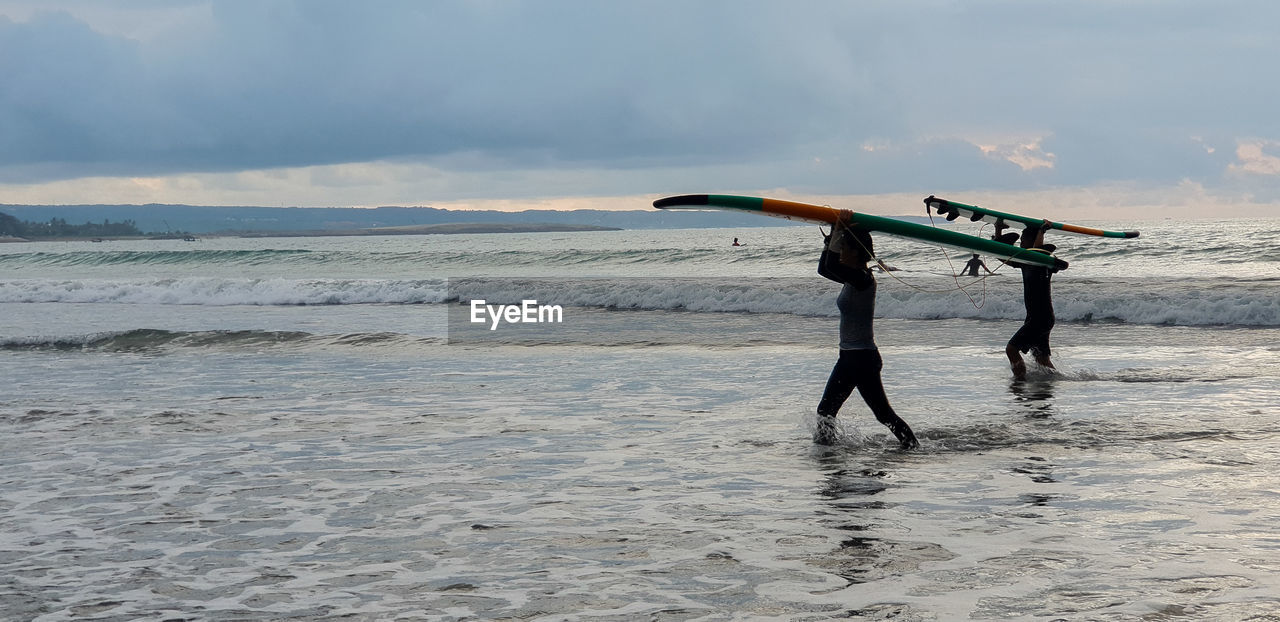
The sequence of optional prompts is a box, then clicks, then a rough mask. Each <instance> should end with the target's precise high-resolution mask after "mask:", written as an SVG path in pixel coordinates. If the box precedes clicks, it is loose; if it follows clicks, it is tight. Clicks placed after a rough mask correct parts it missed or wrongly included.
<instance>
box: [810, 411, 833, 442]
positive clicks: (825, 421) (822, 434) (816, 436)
mask: <svg viewBox="0 0 1280 622" xmlns="http://www.w3.org/2000/svg"><path fill="white" fill-rule="evenodd" d="M813 442H814V444H815V445H834V444H836V418H835V417H828V416H825V415H819V416H818V425H817V427H816V428H814V430H813Z"/></svg>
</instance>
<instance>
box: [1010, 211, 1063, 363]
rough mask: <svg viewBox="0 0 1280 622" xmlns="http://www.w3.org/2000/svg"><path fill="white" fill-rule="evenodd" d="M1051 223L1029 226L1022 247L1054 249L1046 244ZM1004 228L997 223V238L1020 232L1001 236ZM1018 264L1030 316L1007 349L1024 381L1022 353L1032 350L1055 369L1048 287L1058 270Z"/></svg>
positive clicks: (1022, 238) (1050, 302) (1051, 313)
mask: <svg viewBox="0 0 1280 622" xmlns="http://www.w3.org/2000/svg"><path fill="white" fill-rule="evenodd" d="M1052 225H1053V223H1051V222H1049V221H1047V220H1046V221H1044V224H1043V225H1041V226H1040V227H1039V228H1038V229H1032V228H1030V227H1028V228H1027V230H1026V231H1023V233H1022V236H1021V246H1022V248H1036V249H1040V250H1043V251H1045V252H1049V253H1051V252H1053V251H1054V249H1055V248H1056V247H1055V246H1053V245H1052V244H1045V243H1044V232H1045V230H1047V229H1049V228H1050V227H1051V226H1052ZM1004 228H1005V225H1004V223H1003V222H999V223H996V234H995V239H997V240H1000V241H1005V240H1010V239H1013V238H1012V237H1011V236H1016V235H1017V234H1016V233H1007V234H1004V235H1003V236H1002V235H1001V231H1002V230H1003V229H1004ZM1018 267H1019V268H1021V269H1022V299H1023V304H1025V305H1026V308H1027V318H1026V320H1025V321H1024V322H1023V323H1022V328H1019V329H1018V332H1016V333H1014V334H1013V338H1012V339H1010V340H1009V343H1008V345H1006V346H1005V348H1004V352H1005V354H1006V355H1007V356H1008V357H1009V367H1010V368H1011V369H1012V370H1013V377H1014V378H1016V379H1018V380H1025V379H1026V377H1027V364H1026V363H1025V362H1024V361H1023V360H1022V353H1026V352H1030V353H1031V355H1032V356H1033V357H1035V360H1036V363H1038V364H1039V365H1040V366H1042V367H1045V368H1048V369H1054V367H1053V362H1052V361H1050V360H1049V354H1050V349H1049V332H1050V331H1052V330H1053V325H1054V316H1053V298H1052V296H1051V295H1050V291H1049V289H1050V279H1051V278H1052V277H1053V273H1054V272H1057V270H1054V269H1052V268H1045V267H1041V266H1030V265H1026V264H1018Z"/></svg>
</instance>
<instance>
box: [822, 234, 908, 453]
mask: <svg viewBox="0 0 1280 622" xmlns="http://www.w3.org/2000/svg"><path fill="white" fill-rule="evenodd" d="M840 212H841V214H840V220H839V221H837V222H836V223H835V225H834V226H833V227H832V230H831V234H830V235H827V236H825V237H824V245H823V251H822V255H821V257H820V258H819V260H818V274H821V275H822V276H824V277H826V278H828V279H831V280H833V281H835V282H837V283H841V284H843V287H842V288H841V289H840V295H839V296H837V297H836V307H837V308H839V309H840V358H839V359H837V360H836V364H835V367H834V368H832V370H831V376H830V377H829V378H828V379H827V386H826V389H825V390H823V392H822V400H821V401H820V402H819V403H818V425H817V429H816V430H815V431H814V434H813V442H814V443H817V444H819V445H832V444H834V443H835V440H836V413H838V412H839V411H840V407H841V406H842V405H844V402H845V400H847V399H848V398H849V395H850V394H852V393H853V390H854V389H855V388H856V389H857V390H858V393H860V394H861V395H862V399H863V401H865V402H866V403H867V406H868V407H869V408H870V409H871V412H872V414H874V415H875V417H876V420H877V421H879V422H880V423H883V424H884V425H886V426H888V427H889V430H890V431H891V432H893V435H894V436H895V437H897V439H898V443H899V444H900V445H901V446H902V448H903V449H911V448H914V447H917V446H918V445H919V442H918V441H917V440H916V436H915V434H914V433H913V432H912V431H911V426H909V425H907V422H906V421H903V420H902V418H901V417H899V416H898V414H897V413H896V412H894V410H893V407H892V406H891V405H889V398H888V396H886V395H885V392H884V384H883V383H882V382H881V380H880V369H881V367H882V366H883V361H882V359H881V358H880V350H879V348H877V347H876V342H875V339H874V337H873V334H872V319H873V315H874V313H875V306H876V279H875V277H873V276H872V275H871V270H870V269H869V268H868V267H867V263H868V262H870V261H871V260H872V259H873V258H874V257H875V252H874V250H873V248H874V247H873V244H872V240H871V233H870V232H868V231H867V230H866V229H863V228H861V227H851V226H849V224H848V223H849V221H850V218H851V217H852V215H853V214H852V212H850V211H848V210H840Z"/></svg>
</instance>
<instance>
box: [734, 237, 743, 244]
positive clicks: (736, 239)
mask: <svg viewBox="0 0 1280 622" xmlns="http://www.w3.org/2000/svg"><path fill="white" fill-rule="evenodd" d="M733 245H734V246H742V245H741V244H739V243H738V238H733Z"/></svg>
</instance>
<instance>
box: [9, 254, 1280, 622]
mask: <svg viewBox="0 0 1280 622" xmlns="http://www.w3.org/2000/svg"><path fill="white" fill-rule="evenodd" d="M784 231H785V230H784ZM583 235H588V234H583ZM777 235H791V234H790V233H785V232H784V233H779V234H777ZM573 239H574V238H573V237H572V236H569V237H566V238H565V240H569V241H567V242H566V241H564V240H561V241H559V242H556V243H554V244H552V243H545V244H542V246H545V247H547V249H544V250H547V252H550V251H551V250H555V248H556V244H559V245H560V247H567V248H569V249H572V248H573V246H574V243H573ZM595 239H596V238H592V237H589V238H588V241H591V240H595ZM257 243H263V242H262V241H258V242H257ZM328 243H329V242H327V241H321V242H317V244H328ZM451 243H453V242H451ZM290 244H302V245H305V244H306V242H305V241H298V240H291V241H290ZM592 244H594V242H592ZM584 245H586V246H590V244H586V243H584ZM539 252H542V251H539ZM168 265H169V266H170V267H167V268H165V270H169V269H171V268H172V265H173V264H168ZM77 269H79V268H77ZM200 269H201V268H200V267H199V262H197V263H196V264H194V267H189V268H187V269H185V272H183V271H179V272H178V273H175V274H168V275H166V278H188V277H189V276H191V273H193V272H198V271H199V270H200ZM342 269H343V270H351V273H350V274H348V275H347V277H346V278H350V279H373V280H377V275H376V274H371V273H369V272H368V271H360V270H354V269H351V268H350V266H348V267H346V268H342ZM379 269H381V268H379ZM1073 269H1074V267H1073ZM62 270H63V268H57V269H55V270H54V271H55V272H56V274H52V275H44V276H38V275H35V276H33V275H31V274H27V275H24V276H23V277H22V280H23V281H24V282H26V281H28V280H30V279H35V280H38V281H41V282H42V284H39V285H38V287H44V288H46V289H48V287H50V285H49V284H50V282H51V281H52V280H54V279H88V278H93V279H98V280H104V279H105V280H111V279H136V278H142V277H143V276H145V275H139V274H136V273H133V272H131V271H126V270H125V269H122V268H118V267H117V268H109V269H108V268H94V269H93V271H94V274H92V275H89V276H85V275H79V276H72V275H68V274H66V273H64V272H62ZM102 270H106V272H102ZM111 270H118V271H121V272H119V273H113V272H111ZM129 270H132V268H129ZM296 270H301V272H300V273H299V272H291V271H296ZM396 270H401V272H408V268H397V269H396ZM144 272H145V270H144ZM267 272H271V274H266V273H264V274H262V275H260V276H263V277H268V276H270V277H271V278H288V279H294V280H295V281H296V280H300V279H303V278H317V277H320V276H322V274H321V273H322V272H325V271H323V270H315V269H314V268H306V269H298V268H296V267H287V268H282V267H280V266H279V265H278V264H272V265H271V266H270V270H268V271H267ZM392 272H395V270H392ZM478 272H483V271H478ZM280 273H288V274H285V275H283V276H282V275H281V274H280ZM113 274H115V276H112V275H113ZM1071 274H1072V273H1071V272H1070V271H1068V272H1065V273H1063V274H1062V275H1060V276H1059V277H1058V279H1060V280H1062V281H1065V280H1066V279H1068V277H1071ZM248 276H255V275H248ZM147 278H149V277H147ZM388 278H390V277H388ZM396 278H399V277H396ZM1107 278H1110V277H1107ZM881 282H882V287H884V288H885V289H886V290H889V289H891V288H892V285H888V284H887V282H886V281H885V279H884V278H883V277H881ZM786 287H791V285H787V286H786ZM752 291H755V292H757V293H758V292H759V291H766V292H773V293H768V294H767V295H768V296H773V295H775V294H776V292H777V291H779V290H778V289H776V288H774V289H768V288H765V289H763V290H752ZM237 295H239V294H237ZM889 299H891V297H885V298H884V300H882V308H881V311H882V312H883V313H884V314H886V315H887V316H888V317H882V318H881V319H879V320H877V323H876V333H877V335H876V338H877V341H878V342H879V343H880V346H881V350H882V353H883V356H884V359H885V370H884V379H885V385H886V389H887V391H888V394H889V396H890V399H891V400H892V402H893V403H894V405H895V407H896V408H897V410H898V411H899V413H900V414H901V415H902V416H903V417H904V418H905V419H907V421H909V422H910V423H911V424H912V426H913V427H914V428H915V430H916V432H917V434H918V436H919V437H920V439H921V449H920V450H919V451H912V452H902V451H899V450H898V449H896V446H895V444H894V443H893V442H892V440H891V437H890V436H889V435H888V433H887V431H886V430H884V429H883V428H882V427H880V426H879V425H878V424H876V423H875V421H874V419H873V418H872V417H871V415H870V413H869V412H868V411H867V409H866V408H865V406H863V405H862V404H861V403H860V402H859V401H858V399H857V397H856V395H855V397H854V398H852V399H851V401H850V402H849V403H848V404H847V405H846V407H845V409H844V410H843V411H842V414H841V417H840V419H841V423H842V427H843V435H842V442H841V443H840V444H838V445H837V446H834V447H831V448H824V447H818V446H815V445H813V444H812V443H811V442H810V440H809V437H810V434H811V426H812V418H813V407H814V405H815V404H816V402H817V399H818V397H819V395H820V393H821V390H822V386H823V383H824V382H825V380H826V374H827V373H828V371H829V370H830V367H831V365H832V364H833V363H834V361H835V355H836V353H835V349H834V343H833V342H834V337H835V322H836V319H835V318H834V317H832V316H831V315H829V314H828V315H806V314H785V313H728V312H723V311H694V310H689V309H687V308H686V309H664V308H656V309H655V308H641V309H619V308H617V307H614V308H605V307H590V306H583V307H577V306H573V307H570V308H569V309H567V310H566V313H567V314H568V317H569V318H570V320H571V321H570V320H567V321H566V323H565V325H564V326H563V327H544V330H546V331H550V332H549V333H548V334H550V335H552V337H554V338H552V339H544V338H542V337H538V338H536V339H527V338H525V337H510V336H505V337H504V336H491V335H485V334H481V333H478V332H466V331H460V330H459V329H462V328H466V327H461V326H458V325H456V324H454V325H447V324H446V322H445V315H446V312H447V311H448V310H449V309H450V308H452V306H454V303H448V304H431V303H428V304H395V303H389V302H382V303H372V304H326V305H322V306H315V305H308V306H297V305H273V304H253V305H244V304H225V302H226V301H223V304H182V305H175V304H165V303H164V302H163V301H158V300H151V301H143V302H133V303H125V302H118V301H116V302H112V301H106V300H103V301H98V302H88V303H70V302H57V301H48V302H28V303H17V302H9V303H3V304H0V307H3V309H4V310H5V311H6V312H7V313H6V314H4V315H3V316H0V318H2V319H0V322H4V324H3V325H2V326H0V328H2V329H3V333H4V334H3V337H4V342H3V347H0V377H2V378H4V379H5V381H6V382H7V383H8V385H9V386H10V387H11V389H10V390H9V391H5V392H3V393H0V429H2V431H3V434H0V611H3V612H4V614H3V615H2V616H0V618H3V619H14V620H42V621H52V620H136V619H157V620H159V619H198V620H244V619H253V620H282V619H293V620H336V619H357V620H397V619H398V620H417V619H431V620H503V619H507V620H635V619H653V620H698V619H702V620H726V619H742V620H746V619H751V620H756V619H761V620H826V619H843V618H855V619H896V620H954V619H966V618H969V619H996V620H1023V619H1027V620H1031V619H1036V620H1039V619H1065V620H1160V619H1215V620H1246V619H1252V620H1263V619H1280V601H1277V600H1276V598H1275V594H1276V593H1280V590H1278V589H1277V588H1280V579H1278V578H1277V577H1280V574H1277V571H1278V570H1280V563H1278V562H1277V561H1276V560H1277V559H1280V555H1277V552H1278V551H1277V549H1278V548H1280V537H1277V536H1276V532H1275V528H1274V525H1276V524H1277V519H1278V518H1280V516H1277V515H1278V514H1280V495H1278V494H1277V488H1276V485H1275V476H1274V474H1275V473H1276V472H1280V464H1277V462H1278V461H1280V458H1278V457H1277V456H1280V452H1278V451H1277V449H1280V411H1278V409H1277V406H1276V405H1277V404H1280V382H1277V380H1280V346H1277V345H1276V344H1280V328H1277V327H1270V326H1256V325H1217V326H1207V325H1172V326H1171V325H1163V324H1158V323H1135V322H1119V321H1106V322H1076V321H1062V322H1060V324H1059V325H1058V327H1057V328H1056V329H1055V330H1054V346H1055V354H1054V357H1055V360H1056V361H1057V363H1058V366H1059V369H1060V373H1059V374H1057V375H1048V374H1043V373H1041V374H1037V375H1034V376H1033V378H1032V379H1031V380H1030V381H1027V382H1023V383H1016V382H1013V381H1012V380H1011V379H1010V378H1009V371H1008V368H1007V364H1006V363H1005V362H1004V356H1003V343H1004V341H1005V340H1006V339H1007V338H1008V336H1009V335H1010V334H1012V332H1013V330H1014V329H1016V327H1017V323H1016V322H1010V321H1009V320H1006V319H1001V318H991V319H968V318H967V317H965V316H960V317H950V318H945V319H923V318H917V317H893V315H894V310H893V308H892V307H889V306H888V303H886V302H885V300H889ZM1099 300H1101V298H1099ZM917 302H919V301H917ZM997 302H998V301H995V300H993V301H992V304H993V305H994V304H996V303H997ZM1061 302H1063V303H1065V302H1066V300H1061ZM921 304H923V303H921ZM649 306H653V305H649ZM455 311H456V309H455ZM907 315H910V314H907ZM503 334H506V333H503ZM620 335H621V336H623V337H625V338H621V337H619V336H620ZM529 344H540V345H529Z"/></svg>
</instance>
